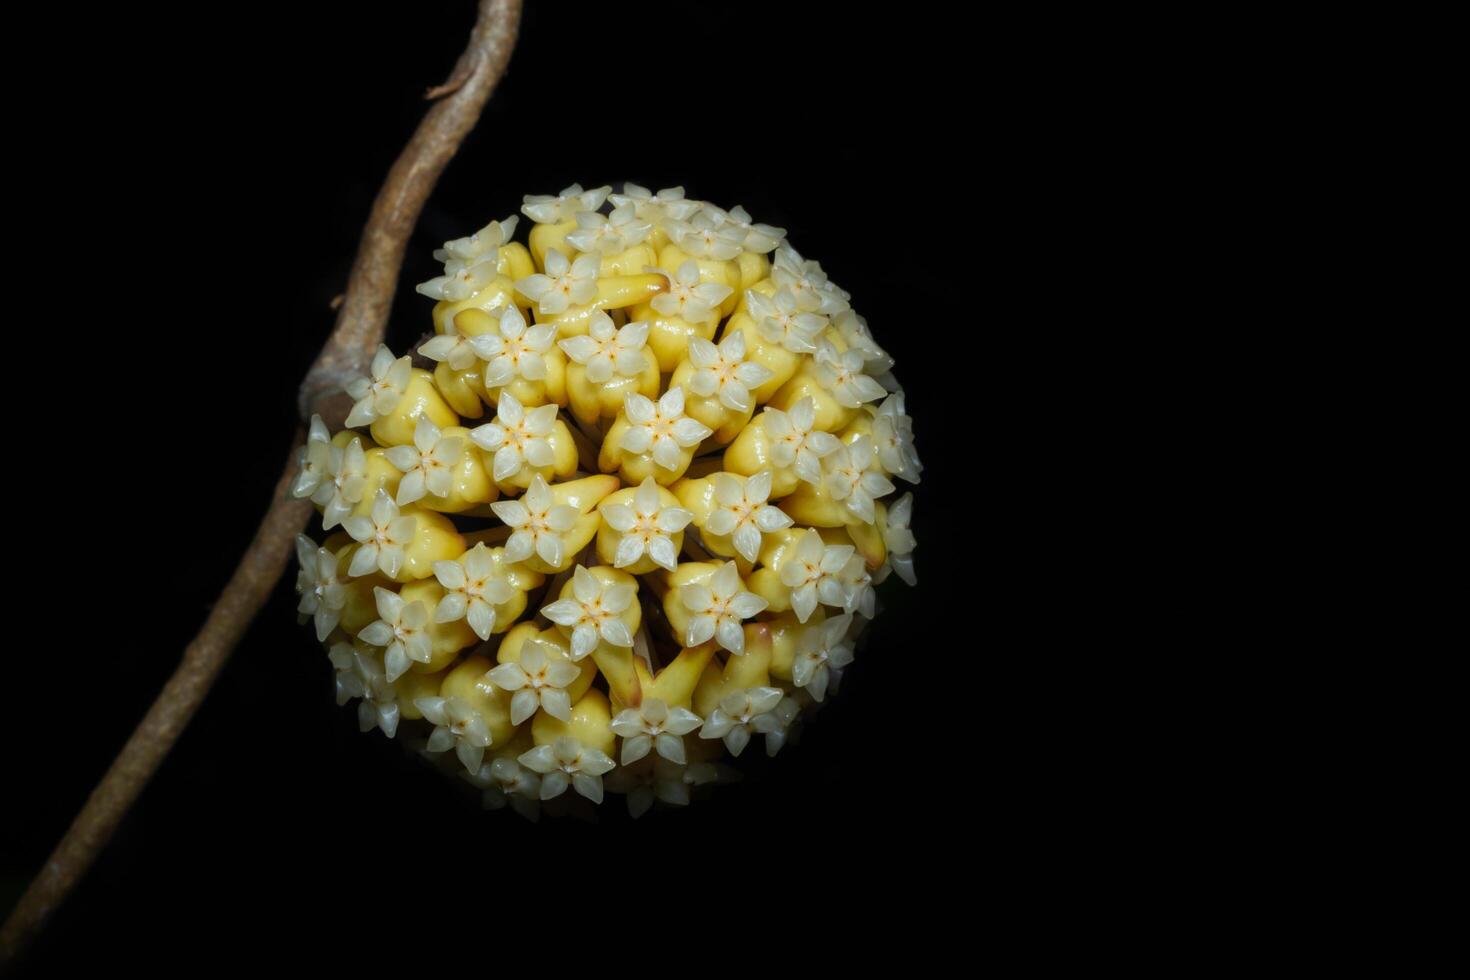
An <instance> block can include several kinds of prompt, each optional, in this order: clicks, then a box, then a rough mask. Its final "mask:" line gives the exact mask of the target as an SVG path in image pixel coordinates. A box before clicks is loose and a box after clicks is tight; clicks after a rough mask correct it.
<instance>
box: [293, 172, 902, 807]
mask: <svg viewBox="0 0 1470 980" xmlns="http://www.w3.org/2000/svg"><path fill="white" fill-rule="evenodd" d="M521 212H522V214H523V215H524V217H525V218H526V219H528V221H526V222H522V220H521V217H520V216H510V217H507V218H505V219H502V220H500V221H492V222H490V223H489V224H488V225H486V226H484V227H483V228H481V229H480V230H479V231H477V232H475V233H474V234H472V235H470V236H468V237H465V238H459V239H455V240H453V241H450V242H446V243H445V244H444V247H443V248H442V249H439V250H437V251H436V252H435V253H434V257H435V259H436V260H437V261H439V262H441V263H443V272H442V274H440V275H438V276H435V277H434V278H432V279H429V280H428V281H427V282H424V283H422V284H421V285H420V286H419V287H418V291H419V292H420V293H421V294H423V295H425V296H428V297H430V298H432V299H434V300H435V301H436V302H437V303H438V306H436V308H435V314H434V322H435V330H436V332H435V335H434V336H432V337H431V338H429V339H427V340H425V341H424V342H423V343H421V344H420V345H419V346H418V350H417V353H418V354H419V355H422V358H423V359H424V360H420V361H419V364H420V365H423V364H425V363H426V362H427V363H428V366H429V367H431V368H433V369H434V370H432V371H425V370H418V369H416V368H415V366H414V360H413V357H412V356H411V355H405V356H395V355H394V354H393V352H392V351H391V350H390V349H389V348H388V347H386V346H384V347H380V348H379V350H378V351H377V353H376V355H375V356H374V358H373V360H372V363H371V365H369V367H368V370H367V373H366V374H364V375H363V376H362V377H360V378H357V379H355V380H353V381H352V382H351V383H350V384H348V385H347V386H346V390H347V392H348V394H350V395H351V396H352V398H353V405H352V408H351V411H350V412H349V413H348V415H347V418H346V425H347V428H348V430H356V431H345V432H343V433H338V434H337V435H335V436H334V435H333V434H332V433H331V432H330V431H329V430H328V428H327V426H326V425H325V424H323V422H322V420H321V419H320V418H313V419H312V422H311V426H310V429H309V431H308V433H307V438H306V442H305V444H304V446H303V447H302V448H301V450H300V455H299V460H300V471H299V473H298V475H297V478H296V480H295V481H294V482H293V484H292V485H291V487H290V492H291V493H292V494H293V495H294V496H296V497H298V498H302V499H309V500H310V501H311V502H312V503H313V504H315V506H316V507H317V509H318V510H319V512H320V513H321V515H322V522H321V527H322V530H323V531H324V532H326V535H327V536H326V538H325V540H323V541H321V542H318V541H316V540H313V539H312V538H310V537H307V536H305V535H303V536H300V537H299V538H298V539H297V559H298V565H299V571H298V574H297V591H298V593H299V595H300V599H299V603H298V606H297V609H298V612H299V614H300V616H301V617H302V619H303V621H310V622H311V624H312V628H313V631H314V633H315V635H316V638H317V640H318V641H320V642H321V643H322V644H323V645H324V646H325V647H326V649H327V650H328V653H329V660H330V663H331V665H332V667H333V668H334V683H335V686H336V697H337V701H338V703H339V704H348V703H350V702H352V701H357V702H358V705H357V711H358V721H359V726H360V727H361V728H362V729H363V730H364V731H369V730H373V729H377V730H380V731H382V732H383V733H384V734H385V735H387V736H388V737H390V738H392V737H395V736H396V734H397V733H398V732H399V731H400V730H401V729H404V728H405V727H408V728H409V729H410V730H411V732H412V734H410V735H409V736H406V739H407V740H411V741H414V742H415V744H418V745H420V746H422V747H423V748H424V750H425V751H426V752H427V753H428V754H429V755H430V756H431V757H434V758H438V759H441V760H443V761H442V764H443V765H444V766H445V767H446V768H455V769H457V770H459V771H460V773H461V775H462V776H463V777H464V779H465V780H466V781H467V782H468V783H469V784H471V785H473V786H474V787H476V789H477V790H478V791H479V792H480V793H481V794H482V798H483V801H484V803H485V806H486V807H489V808H501V807H507V806H508V807H510V808H512V809H514V810H515V811H516V812H518V813H520V814H522V815H523V816H526V817H528V818H530V819H537V818H538V817H539V815H540V814H541V807H542V805H543V803H547V805H549V806H553V807H567V806H571V805H573V803H574V801H576V800H577V799H579V798H580V799H584V800H590V801H591V802H593V803H598V802H601V800H602V798H603V794H604V791H605V790H611V791H613V792H616V793H620V794H623V795H625V796H626V800H627V806H628V809H629V811H630V812H631V813H632V814H633V815H634V816H638V815H640V814H642V813H643V812H645V811H647V810H648V809H649V808H650V807H652V806H653V805H654V804H655V803H656V802H662V803H665V804H670V805H674V806H682V805H685V804H687V803H688V802H689V801H690V800H691V798H692V791H693V790H694V789H695V788H697V787H701V786H708V785H711V784H714V783H719V782H724V781H726V780H727V777H728V775H729V772H730V770H729V769H728V768H727V767H726V766H725V763H724V762H723V761H722V760H727V759H728V758H729V757H730V756H739V755H740V754H741V753H742V752H743V751H744V750H745V748H746V746H747V745H748V744H749V742H750V740H751V738H752V736H755V735H764V736H765V751H766V752H767V753H769V754H772V755H774V754H776V753H777V752H779V751H780V750H781V749H782V748H783V747H784V746H785V745H787V744H788V743H789V742H790V741H791V740H792V739H793V738H794V737H795V734H796V733H797V731H798V730H799V727H800V724H801V721H802V719H803V718H804V717H805V716H806V715H807V714H808V713H809V712H810V711H812V710H814V709H815V708H816V707H817V706H818V705H820V704H821V703H822V702H824V701H826V700H828V699H829V698H830V697H831V696H832V693H833V691H834V690H836V688H837V685H838V682H839V680H840V678H841V676H842V673H843V671H844V670H847V669H849V668H850V666H851V665H852V664H853V662H854V659H855V657H854V653H855V644H856V640H857V637H858V635H859V634H860V632H861V631H862V629H863V627H864V625H865V624H866V623H867V622H868V621H870V620H871V619H872V618H873V617H874V616H875V615H876V614H877V611H878V596H877V592H876V590H875V586H876V585H878V584H880V583H882V582H884V581H885V580H886V579H888V578H889V577H890V576H895V577H897V578H899V579H901V580H902V581H903V582H906V583H908V584H909V585H913V584H915V582H916V576H915V566H914V552H915V544H916V542H915V538H914V532H913V530H912V524H911V522H912V517H913V503H914V497H913V494H912V493H911V492H903V493H901V494H900V492H899V487H898V483H899V482H900V481H902V482H906V483H909V484H917V483H918V482H919V479H920V475H921V473H922V471H923V465H922V463H921V462H920V459H919V455H918V452H917V450H916V448H915V442H914V425H913V420H912V419H911V418H910V417H909V415H908V414H907V412H906V405H905V396H904V392H903V389H902V388H901V387H900V386H899V384H898V382H897V381H896V379H895V378H894V375H893V368H894V359H893V358H892V356H891V355H889V354H888V352H887V351H885V350H884V349H883V348H882V347H881V346H879V344H878V343H877V341H876V340H875V339H874V336H873V334H872V332H871V331H870V330H869V328H868V325H867V322H866V321H865V320H864V319H863V318H862V317H861V316H859V315H858V314H857V312H856V311H855V310H854V309H853V307H852V296H851V294H850V293H848V292H847V291H846V290H843V289H841V288H839V287H838V286H837V285H836V284H834V283H833V282H832V281H831V280H830V279H829V277H828V276H827V274H826V272H825V271H824V270H823V269H822V267H821V266H820V265H819V264H818V263H817V262H815V261H812V260H810V259H807V258H805V257H803V256H802V255H801V254H800V253H798V252H797V251H796V250H795V249H793V248H792V247H791V245H790V244H789V243H788V242H787V241H786V232H785V230H784V229H782V228H778V227H776V226H774V225H770V224H764V223H761V222H757V221H755V220H754V219H753V218H752V217H751V215H750V214H749V212H747V211H746V210H745V209H744V208H741V207H738V206H737V207H733V208H729V209H724V208H720V207H716V206H715V205H712V204H709V203H708V202H704V201H699V200H694V199H692V198H688V197H686V196H685V193H684V189H683V188H681V187H674V188H666V189H662V190H658V191H653V190H650V189H648V188H644V187H640V186H638V185H636V184H628V185H625V186H624V187H623V188H622V189H621V190H620V191H619V192H617V193H614V192H613V189H612V188H611V187H599V188H593V189H591V190H584V189H583V188H582V187H581V186H580V185H572V186H571V187H568V188H566V189H564V190H563V191H561V193H559V194H556V195H547V196H533V197H527V198H526V199H525V202H524V204H523V206H522V208H521ZM525 225H529V232H528V241H527V244H524V245H523V244H521V243H520V242H518V241H516V240H515V234H516V232H517V230H518V229H519V228H521V227H524V226H525ZM469 311H473V312H469ZM655 367H657V368H658V370H654V368H655ZM573 389H575V390H573ZM589 392H590V394H589ZM573 404H574V405H575V408H576V414H575V415H574V414H572V413H571V412H570V411H569V405H573ZM472 419H473V420H476V421H470V420H472ZM614 494H616V496H613V495H614ZM334 529H339V530H335V531H334ZM450 750H453V752H452V753H451V751H450ZM604 777H606V779H605V780H604ZM568 790H571V791H572V792H571V793H568V792H567V791H568ZM548 801H557V802H556V803H555V804H552V803H549V802H548ZM581 805H586V804H585V803H584V804H581Z"/></svg>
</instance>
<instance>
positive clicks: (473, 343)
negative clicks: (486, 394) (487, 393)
mask: <svg viewBox="0 0 1470 980" xmlns="http://www.w3.org/2000/svg"><path fill="white" fill-rule="evenodd" d="M555 339H556V327H555V326H554V325H552V324H548V323H538V324H536V326H534V327H530V328H527V326H526V318H525V317H523V316H521V311H520V310H519V309H518V308H517V307H516V306H514V305H511V306H507V307H505V308H504V309H502V310H501V311H500V328H499V330H498V331H495V332H490V333H482V334H477V335H476V336H474V337H471V338H470V347H472V348H474V351H475V356H476V357H478V358H480V359H481V360H483V361H486V362H488V363H487V364H486V365H485V387H486V389H490V388H500V387H503V386H505V385H508V384H510V383H511V382H512V381H514V380H515V379H516V378H525V379H526V380H527V381H540V380H542V379H543V378H545V377H546V356H545V355H546V352H547V351H549V350H551V342H552V341H553V340H555Z"/></svg>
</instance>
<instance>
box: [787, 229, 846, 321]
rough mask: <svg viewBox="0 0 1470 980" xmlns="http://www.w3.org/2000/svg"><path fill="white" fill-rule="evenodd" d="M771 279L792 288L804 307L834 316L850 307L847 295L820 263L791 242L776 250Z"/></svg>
mask: <svg viewBox="0 0 1470 980" xmlns="http://www.w3.org/2000/svg"><path fill="white" fill-rule="evenodd" d="M771 281H772V282H774V283H775V284H776V288H777V289H786V290H789V291H790V292H791V294H792V295H793V296H795V297H796V302H797V305H798V306H800V307H801V308H802V309H803V310H810V311H811V312H813V313H822V314H825V315H826V316H833V315H835V314H838V313H841V312H842V311H843V310H845V309H847V308H848V302H847V294H846V293H844V292H843V291H842V290H840V289H838V288H837V287H836V286H834V285H833V284H832V283H830V282H828V280H827V276H826V274H825V273H824V272H822V267H821V266H820V265H818V264H817V263H816V262H809V261H807V260H805V259H803V258H802V257H801V254H800V253H799V252H797V251H796V249H794V248H792V247H791V246H790V245H782V246H781V247H780V248H778V249H776V256H775V258H774V259H773V260H772V262H771Z"/></svg>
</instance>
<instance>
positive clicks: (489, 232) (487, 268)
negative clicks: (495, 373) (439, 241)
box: [414, 215, 521, 370]
mask: <svg viewBox="0 0 1470 980" xmlns="http://www.w3.org/2000/svg"><path fill="white" fill-rule="evenodd" d="M520 220H521V219H520V218H519V217H518V216H516V215H511V216H510V217H509V218H506V219H505V220H504V221H492V222H490V223H489V224H488V225H486V226H485V227H484V228H481V229H480V230H479V231H477V232H475V233H474V234H473V235H469V236H467V237H465V238H456V239H454V240H453V241H449V242H445V243H444V247H443V248H438V249H435V250H434V258H435V260H436V261H439V262H443V263H444V274H443V275H442V276H435V277H434V278H433V279H430V280H429V281H428V282H421V283H419V284H418V285H417V286H415V287H414V291H415V292H418V293H421V294H423V295H424V296H428V297H430V298H431V299H442V300H449V301H450V302H457V301H459V300H462V299H468V298H469V297H471V296H473V295H474V294H475V293H477V292H479V291H480V290H481V289H483V288H485V286H486V285H487V284H489V282H490V280H492V279H494V278H495V276H496V274H497V272H498V270H499V267H500V247H501V246H502V245H504V244H505V243H506V242H508V241H510V239H511V236H512V235H514V234H515V230H516V224H517V222H519V221H520ZM440 359H441V358H435V360H440ZM456 370H459V368H456Z"/></svg>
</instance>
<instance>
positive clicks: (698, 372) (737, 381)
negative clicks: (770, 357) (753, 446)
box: [689, 330, 771, 412]
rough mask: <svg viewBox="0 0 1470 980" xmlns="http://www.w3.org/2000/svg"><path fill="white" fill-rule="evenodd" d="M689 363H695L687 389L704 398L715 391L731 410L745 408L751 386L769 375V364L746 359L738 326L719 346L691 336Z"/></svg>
mask: <svg viewBox="0 0 1470 980" xmlns="http://www.w3.org/2000/svg"><path fill="white" fill-rule="evenodd" d="M689 363H690V364H692V365H694V373H693V374H691V375H690V376H689V390H690V391H692V392H694V393H695V394H696V395H702V396H703V397H705V398H710V397H713V396H715V395H718V396H719V399H720V404H721V405H724V406H725V407H726V408H728V409H729V410H730V411H732V412H748V411H749V410H750V389H752V388H757V387H759V386H760V385H761V384H762V383H763V382H764V381H766V379H768V378H769V377H770V376H771V369H770V368H768V367H766V366H764V365H762V364H756V363H755V362H754V361H747V360H746V359H745V334H743V333H741V332H740V331H739V330H732V331H731V332H730V335H729V336H728V337H726V338H725V339H724V340H722V341H720V344H719V346H718V347H717V346H715V345H714V344H712V343H710V342H709V341H708V340H705V339H704V338H703V337H690V338H689Z"/></svg>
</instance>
